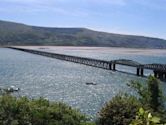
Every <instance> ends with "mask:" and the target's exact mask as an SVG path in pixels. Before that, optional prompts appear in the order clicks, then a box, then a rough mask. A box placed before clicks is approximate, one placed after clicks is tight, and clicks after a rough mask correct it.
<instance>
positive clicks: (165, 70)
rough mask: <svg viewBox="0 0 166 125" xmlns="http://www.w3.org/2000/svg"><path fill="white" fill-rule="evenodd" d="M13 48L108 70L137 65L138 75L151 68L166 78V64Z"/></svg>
mask: <svg viewBox="0 0 166 125" xmlns="http://www.w3.org/2000/svg"><path fill="white" fill-rule="evenodd" d="M8 48H11V49H16V50H20V51H24V52H29V53H33V54H37V55H42V56H47V57H51V58H56V59H60V60H65V61H70V62H75V63H80V64H84V65H89V66H93V67H98V68H103V69H108V70H116V68H115V65H117V64H118V65H124V66H130V67H136V68H137V75H139V74H140V73H139V72H140V71H139V70H141V75H142V76H143V70H144V69H149V70H153V71H154V72H155V73H156V72H157V75H158V74H160V76H161V73H162V74H163V75H164V77H165V78H166V64H141V63H138V62H136V61H133V60H126V59H119V60H111V61H105V60H99V59H92V58H86V57H78V56H71V55H64V54H57V53H51V52H44V51H38V50H32V49H24V48H16V47H8Z"/></svg>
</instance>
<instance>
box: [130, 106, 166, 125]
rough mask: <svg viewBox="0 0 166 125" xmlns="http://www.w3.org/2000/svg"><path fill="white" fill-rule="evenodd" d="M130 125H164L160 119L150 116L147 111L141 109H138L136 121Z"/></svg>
mask: <svg viewBox="0 0 166 125" xmlns="http://www.w3.org/2000/svg"><path fill="white" fill-rule="evenodd" d="M130 125H166V124H161V122H160V118H159V117H156V116H152V114H151V113H150V112H149V111H145V110H144V109H143V108H140V109H139V112H138V114H137V116H136V119H135V120H133V121H132V122H131V124H130Z"/></svg>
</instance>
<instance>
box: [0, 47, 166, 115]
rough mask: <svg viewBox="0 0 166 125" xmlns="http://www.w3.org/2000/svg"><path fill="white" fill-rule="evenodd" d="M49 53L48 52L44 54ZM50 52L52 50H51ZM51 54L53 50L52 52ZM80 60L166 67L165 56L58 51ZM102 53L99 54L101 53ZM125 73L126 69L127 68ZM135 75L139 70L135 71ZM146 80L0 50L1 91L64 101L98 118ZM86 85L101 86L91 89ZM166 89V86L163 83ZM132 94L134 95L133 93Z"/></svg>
mask: <svg viewBox="0 0 166 125" xmlns="http://www.w3.org/2000/svg"><path fill="white" fill-rule="evenodd" d="M42 51H46V50H42ZM47 51H48V50H47ZM49 51H50V50H49ZM57 51H58V52H59V53H66V54H71V55H74V54H75V55H77V56H86V57H93V58H99V59H105V60H112V59H115V58H116V59H117V58H122V57H123V58H127V59H133V60H136V61H137V60H139V62H141V63H152V62H155V63H166V56H165V55H160V56H159V55H145V56H141V55H134V54H131V55H130V56H129V55H128V54H126V55H125V54H124V53H123V54H110V53H109V52H107V51H105V52H104V53H101V52H100V51H91V52H89V51H82V50H80V51H79V50H77V52H75V51H74V50H73V51H71V50H70V51H71V53H70V51H69V50H66V51H67V52H66V51H63V50H56V51H55V50H54V52H57ZM97 52H98V53H97ZM124 70H125V68H124ZM131 72H135V69H131ZM135 79H136V80H140V81H145V80H146V78H141V77H136V76H134V75H129V74H123V73H120V72H113V71H109V70H104V69H99V68H94V67H90V66H85V65H81V64H75V63H72V62H66V61H61V60H57V59H52V58H47V57H43V56H39V55H33V54H30V53H25V52H21V51H16V50H11V49H5V48H1V49H0V87H3V88H5V87H9V86H11V85H14V86H16V87H19V88H21V91H20V93H19V94H20V95H25V96H28V97H30V98H38V97H44V98H47V99H49V100H51V101H63V102H65V103H67V104H69V105H71V106H73V107H75V108H78V109H80V110H81V111H82V112H83V113H86V114H88V115H92V116H95V115H96V113H97V112H98V111H99V110H100V109H101V107H102V106H103V105H104V103H105V102H106V101H108V100H110V99H111V98H112V97H113V96H114V95H116V94H117V93H119V92H120V91H123V92H125V91H130V88H128V87H127V85H126V83H128V82H130V81H131V80H135ZM86 82H94V83H97V85H96V86H88V85H86V84H85V83H86ZM162 86H163V87H162V88H163V89H164V90H165V89H166V84H165V83H162ZM130 92H131V93H132V91H130Z"/></svg>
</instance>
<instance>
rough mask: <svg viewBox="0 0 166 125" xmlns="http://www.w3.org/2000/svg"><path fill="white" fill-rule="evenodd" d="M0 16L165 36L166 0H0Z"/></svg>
mask: <svg viewBox="0 0 166 125" xmlns="http://www.w3.org/2000/svg"><path fill="white" fill-rule="evenodd" d="M0 20H8V21H15V22H21V23H25V24H29V25H37V26H49V27H86V28H90V29H94V30H99V31H105V32H113V33H123V34H133V35H144V36H152V37H159V38H164V39H166V0H0Z"/></svg>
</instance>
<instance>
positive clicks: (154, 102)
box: [129, 76, 164, 111]
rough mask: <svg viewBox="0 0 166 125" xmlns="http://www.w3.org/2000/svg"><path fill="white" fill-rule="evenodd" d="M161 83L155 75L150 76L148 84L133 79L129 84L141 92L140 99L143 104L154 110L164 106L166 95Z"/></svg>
mask: <svg viewBox="0 0 166 125" xmlns="http://www.w3.org/2000/svg"><path fill="white" fill-rule="evenodd" d="M159 84H160V82H159V81H158V80H157V79H156V78H155V77H153V76H149V78H148V80H147V84H143V83H140V82H138V81H132V82H131V83H130V84H129V86H130V87H132V88H133V89H134V90H135V91H136V92H137V93H138V94H139V100H140V102H141V103H142V104H143V105H146V106H147V107H150V108H151V109H153V111H159V110H160V109H163V108H164V96H163V93H162V91H161V89H160V88H159Z"/></svg>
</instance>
